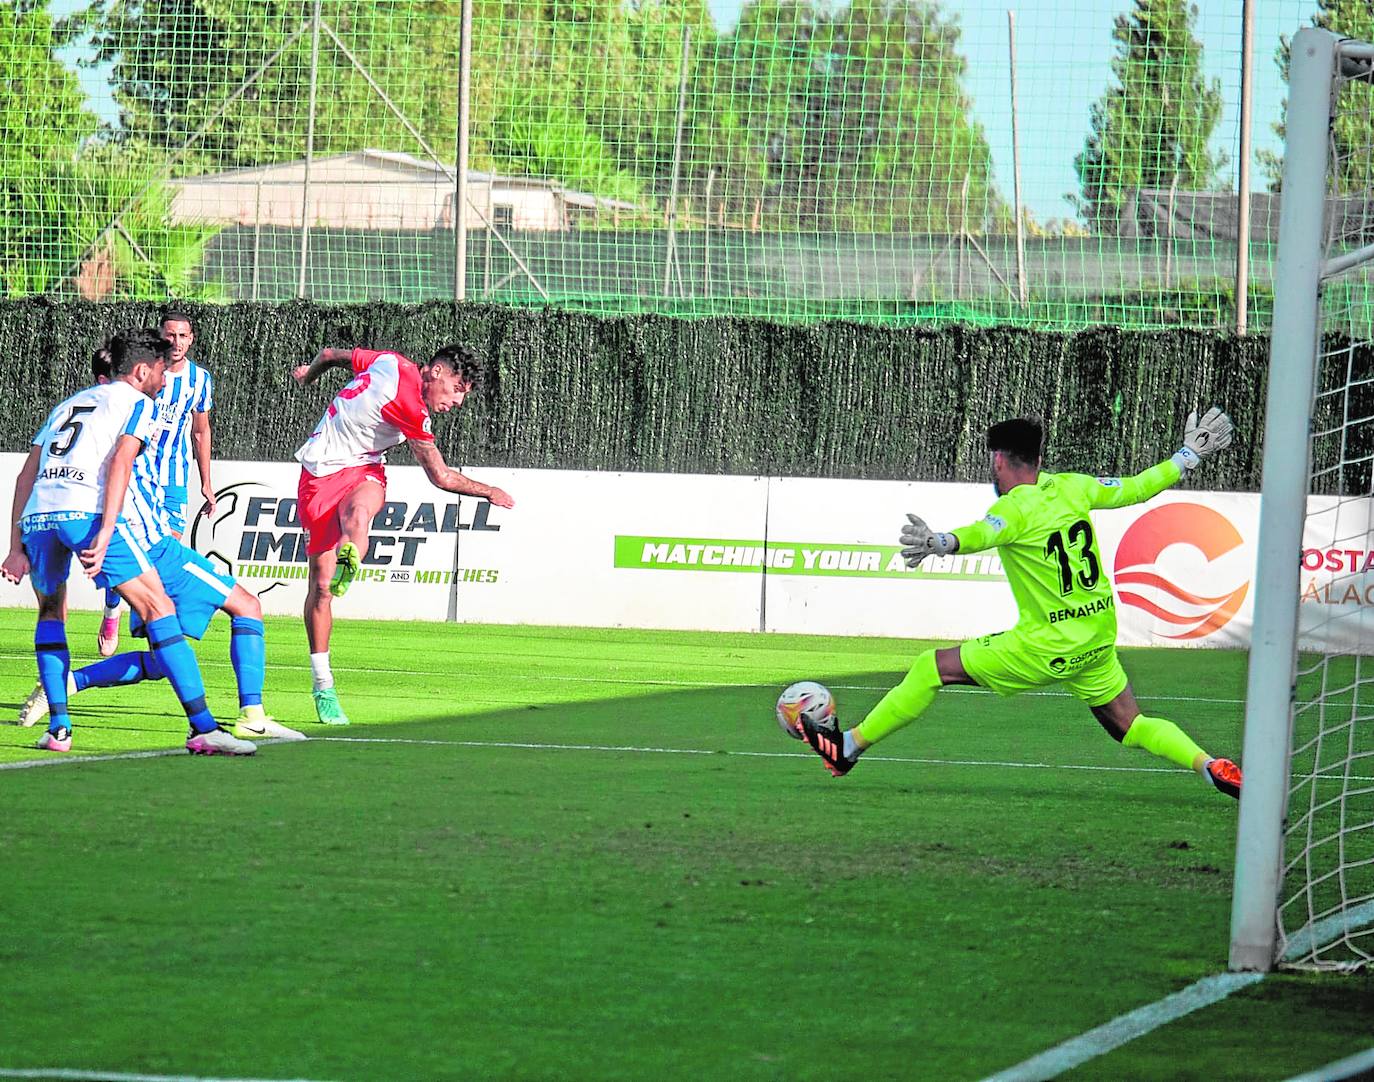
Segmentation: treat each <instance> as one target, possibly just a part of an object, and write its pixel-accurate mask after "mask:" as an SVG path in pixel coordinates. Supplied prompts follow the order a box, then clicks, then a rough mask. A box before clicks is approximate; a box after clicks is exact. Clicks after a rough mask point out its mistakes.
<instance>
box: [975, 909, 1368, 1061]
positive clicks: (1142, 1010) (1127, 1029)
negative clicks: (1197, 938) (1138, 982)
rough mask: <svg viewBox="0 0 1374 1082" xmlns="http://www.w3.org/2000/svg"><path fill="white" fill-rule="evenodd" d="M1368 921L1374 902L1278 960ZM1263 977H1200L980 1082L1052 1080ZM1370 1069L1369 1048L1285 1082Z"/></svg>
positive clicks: (1308, 936)
mask: <svg viewBox="0 0 1374 1082" xmlns="http://www.w3.org/2000/svg"><path fill="white" fill-rule="evenodd" d="M1370 921H1374V902H1366V903H1365V904H1363V905H1361V906H1357V907H1356V908H1354V909H1352V910H1350V911H1349V912H1348V913H1343V914H1337V916H1335V917H1331V918H1328V919H1327V920H1324V921H1319V922H1318V923H1316V924H1314V925H1313V926H1312V927H1311V928H1307V929H1304V930H1303V932H1302V933H1300V935H1298V936H1295V937H1294V939H1293V941H1292V942H1290V944H1289V948H1288V950H1287V951H1285V952H1284V955H1283V958H1282V959H1281V960H1282V961H1292V960H1293V959H1294V958H1295V957H1298V956H1299V955H1302V956H1305V955H1306V954H1307V953H1308V952H1310V951H1314V950H1319V949H1320V948H1322V947H1324V946H1327V945H1328V944H1331V943H1334V942H1335V941H1336V940H1338V939H1340V938H1341V937H1342V936H1344V935H1345V934H1346V933H1347V932H1348V931H1350V930H1351V928H1352V926H1353V925H1355V924H1361V923H1365V924H1367V923H1369V922H1370ZM1299 940H1301V942H1299ZM1265 976H1267V974H1264V973H1218V974H1215V975H1213V976H1211V977H1203V978H1202V980H1200V981H1197V982H1195V983H1193V984H1190V985H1189V986H1188V987H1187V988H1185V989H1183V990H1182V991H1181V992H1175V993H1174V994H1173V995H1171V996H1165V997H1164V998H1163V999H1161V1000H1157V1001H1156V1002H1154V1003H1148V1004H1146V1005H1145V1006H1144V1007H1139V1008H1137V1009H1136V1010H1134V1011H1130V1012H1129V1013H1127V1014H1123V1015H1120V1016H1119V1017H1117V1018H1113V1019H1112V1020H1111V1021H1110V1022H1107V1023H1106V1024H1104V1025H1101V1026H1098V1027H1097V1028H1096V1029H1090V1030H1088V1032H1087V1033H1083V1034H1080V1035H1079V1036H1077V1037H1074V1038H1073V1039H1072V1040H1068V1041H1065V1042H1064V1043H1063V1044H1059V1045H1056V1046H1055V1047H1054V1048H1051V1049H1048V1050H1047V1051H1045V1052H1041V1053H1040V1054H1039V1055H1036V1056H1032V1057H1031V1058H1030V1059H1027V1060H1023V1061H1022V1062H1020V1063H1018V1064H1016V1066H1014V1067H1008V1068H1007V1069H1006V1070H1005V1071H999V1072H998V1073H997V1074H995V1075H989V1076H988V1077H987V1078H985V1079H983V1082H1044V1080H1045V1079H1050V1078H1057V1077H1058V1076H1059V1075H1061V1074H1063V1073H1064V1072H1065V1071H1070V1070H1072V1069H1073V1068H1075V1067H1079V1066H1081V1065H1082V1064H1084V1063H1086V1062H1087V1061H1088V1060H1090V1059H1095V1058H1096V1057H1098V1056H1101V1055H1105V1054H1106V1053H1108V1052H1111V1051H1114V1050H1115V1049H1117V1048H1120V1047H1121V1046H1122V1045H1124V1044H1126V1043H1128V1042H1130V1041H1133V1040H1135V1039H1136V1038H1137V1037H1143V1036H1144V1035H1145V1034H1147V1033H1149V1032H1151V1031H1152V1030H1155V1029H1158V1028H1159V1027H1160V1026H1165V1025H1168V1024H1169V1023H1170V1022H1174V1021H1177V1020H1178V1019H1179V1018H1182V1017H1183V1016H1184V1015H1187V1014H1192V1013H1193V1011H1196V1010H1201V1009H1202V1008H1203V1007H1210V1006H1211V1005H1212V1004H1213V1003H1219V1002H1220V1001H1221V1000H1223V999H1225V998H1226V997H1227V996H1229V995H1230V994H1231V993H1232V992H1239V991H1241V990H1242V989H1245V988H1249V987H1250V986H1251V985H1254V984H1258V983H1259V982H1260V981H1262V980H1263V979H1264V978H1265ZM1370 1066H1374V1049H1369V1050H1368V1051H1366V1052H1363V1053H1360V1054H1359V1055H1357V1056H1352V1057H1350V1058H1349V1059H1346V1060H1341V1061H1340V1062H1339V1063H1333V1064H1329V1065H1327V1066H1326V1067H1323V1068H1319V1069H1318V1070H1317V1071H1314V1072H1312V1073H1310V1074H1307V1075H1301V1076H1300V1078H1299V1079H1290V1082H1336V1080H1338V1079H1346V1078H1351V1077H1352V1076H1353V1075H1354V1074H1355V1073H1356V1072H1357V1071H1360V1070H1363V1069H1365V1068H1366V1067H1370ZM1328 1072H1329V1073H1328ZM1342 1072H1348V1073H1342Z"/></svg>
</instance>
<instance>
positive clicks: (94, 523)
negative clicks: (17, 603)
mask: <svg viewBox="0 0 1374 1082" xmlns="http://www.w3.org/2000/svg"><path fill="white" fill-rule="evenodd" d="M19 525H20V528H21V529H22V530H23V538H24V551H25V552H27V553H28V556H29V567H30V569H31V570H30V572H29V573H30V574H31V575H32V576H33V585H34V588H35V589H36V590H37V591H38V592H39V593H41V594H43V595H44V596H51V595H53V594H55V593H57V591H58V589H59V588H60V587H61V586H62V585H63V584H64V583H65V582H66V581H67V578H68V576H69V575H70V574H71V567H72V554H73V553H79V552H81V551H82V550H83V549H88V548H90V547H91V543H92V542H93V541H94V540H95V535H96V534H98V533H99V532H100V516H99V515H87V514H78V513H74V512H73V513H70V514H69V513H66V512H58V513H56V514H51V515H32V516H30V517H29V518H27V519H25V520H24V521H22V522H21V523H20V524H19ZM152 566H153V564H152V561H151V560H150V559H149V558H148V554H147V553H146V552H144V551H143V550H142V549H141V548H139V546H138V542H137V541H135V540H134V535H133V534H131V533H130V532H129V528H128V527H127V526H125V525H124V524H123V523H119V524H118V525H117V526H115V532H114V534H113V535H111V537H110V546H109V548H107V549H106V550H105V559H104V560H103V561H102V563H101V565H100V573H99V574H98V575H96V576H95V584H96V585H97V586H99V587H102V588H108V587H111V586H118V585H119V584H120V583H123V582H128V581H129V580H130V579H136V578H138V576H139V575H141V574H143V572H145V571H147V570H149V569H150V568H151V567H152Z"/></svg>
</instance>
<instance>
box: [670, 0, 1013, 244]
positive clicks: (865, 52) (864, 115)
mask: <svg viewBox="0 0 1374 1082" xmlns="http://www.w3.org/2000/svg"><path fill="white" fill-rule="evenodd" d="M958 44H959V29H958V25H957V24H956V23H955V22H954V21H953V20H952V19H947V18H945V17H944V16H943V15H942V14H941V12H940V10H939V8H938V7H937V6H936V5H935V4H934V3H930V2H927V0H853V2H852V3H851V4H850V5H849V6H848V7H847V8H842V9H840V10H838V11H835V12H833V13H830V12H828V11H827V10H826V9H823V8H822V7H820V6H819V5H813V3H812V2H811V0H800V2H798V0H754V2H753V3H750V4H748V5H747V6H746V7H745V9H744V11H743V13H742V15H741V19H740V22H739V25H738V26H737V27H736V29H735V32H734V34H733V35H731V39H730V41H729V42H728V43H725V44H724V46H723V47H722V48H721V49H719V50H718V51H717V55H716V56H715V57H714V58H713V60H712V63H711V65H710V67H709V70H708V72H707V78H706V79H704V80H703V90H704V91H705V93H703V94H702V95H701V97H700V98H699V100H698V103H697V106H696V109H695V110H694V111H695V112H696V113H697V114H699V115H700V117H701V118H702V119H701V120H700V121H699V123H700V124H701V126H702V129H703V131H704V132H705V133H706V134H705V137H704V138H703V137H700V136H699V137H698V144H699V145H700V146H702V147H705V148H709V149H710V150H711V151H714V154H713V155H712V156H709V157H707V156H702V157H699V159H698V160H697V162H696V163H695V168H696V171H697V172H698V173H700V172H702V170H703V168H704V167H713V168H716V169H717V170H718V172H719V173H721V174H722V179H723V181H724V184H723V187H724V189H725V190H726V191H729V192H736V191H749V190H751V189H753V188H755V187H757V190H758V191H759V193H760V200H761V201H762V203H763V204H764V211H765V214H766V215H767V217H768V218H769V219H770V221H771V223H772V224H774V225H775V226H777V227H783V228H793V229H796V228H802V229H839V230H855V231H870V230H871V231H879V232H890V231H910V232H948V231H954V230H961V229H967V230H969V231H981V230H982V229H983V227H984V225H985V223H986V222H987V220H988V219H989V217H990V216H991V211H992V210H993V208H994V207H995V205H996V204H997V198H996V194H995V192H994V190H993V186H992V158H991V153H990V151H989V149H988V145H987V140H986V138H985V136H984V134H983V131H982V129H981V128H980V127H979V126H978V125H977V124H975V123H973V122H972V121H971V120H970V119H969V110H970V102H969V99H968V96H967V95H966V94H965V93H964V91H963V87H962V85H961V80H962V78H963V74H964V70H965V61H964V59H963V58H962V57H961V56H960V55H959V52H958Z"/></svg>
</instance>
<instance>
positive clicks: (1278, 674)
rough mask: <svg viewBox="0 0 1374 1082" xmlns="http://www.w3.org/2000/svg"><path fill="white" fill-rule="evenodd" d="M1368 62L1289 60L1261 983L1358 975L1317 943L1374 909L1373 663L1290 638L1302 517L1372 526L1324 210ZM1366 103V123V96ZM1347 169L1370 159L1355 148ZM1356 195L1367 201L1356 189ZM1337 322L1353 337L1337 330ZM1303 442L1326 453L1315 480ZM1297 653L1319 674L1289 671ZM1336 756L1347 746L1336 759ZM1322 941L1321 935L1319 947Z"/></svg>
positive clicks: (1360, 52) (1332, 49) (1296, 627)
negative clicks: (1367, 855)
mask: <svg viewBox="0 0 1374 1082" xmlns="http://www.w3.org/2000/svg"><path fill="white" fill-rule="evenodd" d="M1372 56H1374V47H1371V46H1370V45H1367V44H1363V43H1359V42H1353V41H1350V40H1348V39H1343V38H1341V37H1339V36H1337V35H1335V34H1332V33H1330V32H1329V31H1326V30H1322V29H1315V28H1308V29H1303V30H1300V31H1299V32H1298V33H1297V34H1296V35H1295V36H1294V38H1293V43H1292V62H1291V68H1290V74H1289V101H1288V113H1287V124H1286V127H1287V139H1286V146H1285V154H1284V167H1283V188H1282V203H1281V210H1280V220H1279V221H1280V224H1279V253H1278V263H1277V268H1276V273H1275V283H1276V287H1275V296H1274V320H1273V328H1272V332H1271V339H1270V361H1269V383H1268V400H1267V404H1266V409H1265V428H1264V451H1263V483H1262V502H1261V510H1260V522H1259V539H1258V545H1257V550H1258V551H1257V566H1256V572H1255V584H1256V589H1255V616H1254V631H1253V636H1252V641H1251V648H1250V659H1249V675H1248V680H1247V685H1246V707H1245V738H1244V744H1243V751H1242V763H1243V766H1244V770H1245V785H1244V789H1243V794H1242V798H1241V802H1240V819H1239V827H1238V832H1237V840H1236V865H1235V883H1234V893H1233V895H1232V907H1231V943H1230V968H1231V969H1233V970H1260V971H1264V970H1268V969H1270V968H1272V967H1273V966H1274V965H1276V964H1278V963H1279V962H1280V961H1284V962H1289V961H1297V962H1298V963H1299V964H1303V963H1306V964H1311V965H1314V966H1318V967H1325V966H1327V965H1329V966H1331V967H1335V968H1352V967H1354V966H1357V965H1361V964H1363V963H1364V962H1365V961H1367V960H1368V958H1369V955H1368V954H1365V953H1364V952H1362V951H1361V950H1359V949H1358V948H1356V949H1354V950H1347V951H1346V952H1345V954H1344V955H1342V956H1341V957H1340V958H1339V959H1337V960H1334V961H1332V960H1323V959H1320V958H1318V948H1319V946H1320V943H1321V942H1322V940H1323V937H1328V938H1340V937H1341V936H1343V935H1348V932H1349V929H1350V927H1351V926H1352V923H1353V922H1356V921H1357V920H1364V919H1366V918H1364V917H1362V916H1360V915H1359V914H1357V913H1356V912H1355V910H1357V909H1361V908H1370V905H1369V902H1370V897H1371V896H1372V895H1374V888H1371V887H1370V886H1369V885H1368V883H1367V881H1368V880H1369V879H1370V878H1371V877H1372V876H1374V871H1371V867H1370V865H1371V862H1370V861H1369V860H1366V859H1364V858H1363V851H1362V847H1366V848H1367V847H1368V842H1366V841H1363V840H1362V839H1363V838H1369V837H1371V836H1374V791H1372V790H1371V789H1370V787H1369V786H1368V785H1367V784H1366V783H1367V781H1368V779H1362V778H1361V777H1360V773H1361V771H1360V770H1355V769H1352V765H1353V766H1362V767H1370V766H1374V758H1367V756H1369V755H1371V754H1374V740H1371V739H1370V737H1369V735H1368V734H1369V733H1370V731H1371V729H1374V716H1370V717H1367V718H1361V716H1360V714H1361V710H1362V709H1368V707H1369V706H1370V702H1371V700H1374V691H1371V690H1369V689H1363V690H1362V689H1361V687H1360V684H1361V679H1360V676H1361V654H1362V653H1363V652H1364V651H1365V650H1368V649H1369V648H1368V647H1366V646H1364V645H1362V643H1361V642H1360V638H1359V635H1358V631H1359V630H1362V629H1363V619H1364V613H1362V612H1361V613H1356V614H1354V616H1355V619H1356V623H1355V624H1354V625H1352V624H1350V623H1349V622H1348V621H1347V622H1345V623H1340V624H1339V626H1335V625H1337V623H1338V622H1339V621H1341V620H1343V619H1345V618H1346V617H1347V616H1348V615H1350V614H1347V613H1344V612H1340V611H1335V609H1339V608H1340V606H1335V607H1334V608H1333V610H1332V612H1331V614H1330V615H1323V616H1321V617H1319V618H1318V625H1317V626H1315V627H1304V628H1303V629H1302V630H1301V633H1300V623H1302V621H1301V620H1300V610H1301V602H1300V596H1301V593H1302V590H1303V584H1302V574H1303V564H1302V561H1301V559H1300V554H1301V553H1302V552H1303V548H1304V535H1305V532H1306V531H1307V529H1308V528H1309V526H1310V525H1311V524H1310V523H1309V518H1310V516H1312V515H1313V514H1314V512H1313V510H1312V509H1313V508H1314V507H1320V508H1321V510H1320V511H1319V512H1317V513H1319V514H1323V515H1334V516H1335V517H1334V518H1333V519H1330V520H1323V522H1321V523H1317V524H1316V525H1317V526H1320V527H1322V528H1325V527H1326V526H1329V525H1331V523H1332V522H1334V523H1336V525H1335V527H1334V528H1335V530H1336V535H1337V536H1339V535H1340V533H1341V529H1342V528H1343V527H1341V525H1340V520H1341V515H1342V511H1343V509H1344V514H1345V520H1346V522H1347V525H1346V526H1345V527H1344V528H1346V529H1348V528H1349V525H1348V523H1349V521H1350V520H1351V518H1352V515H1365V516H1367V515H1368V513H1369V508H1368V504H1369V499H1370V496H1371V491H1370V489H1369V487H1368V482H1367V480H1365V481H1364V482H1363V486H1364V487H1363V491H1360V485H1352V484H1351V477H1352V476H1354V475H1355V474H1359V475H1360V476H1361V477H1364V476H1365V473H1367V469H1366V468H1365V467H1366V465H1367V464H1366V463H1365V462H1364V459H1363V458H1361V457H1360V455H1359V454H1358V448H1356V447H1355V444H1358V442H1359V440H1358V439H1355V440H1352V438H1351V431H1352V426H1353V427H1354V428H1358V426H1359V425H1360V424H1361V423H1363V422H1364V421H1367V420H1368V418H1363V417H1361V416H1360V415H1359V411H1358V410H1355V411H1353V412H1352V409H1351V402H1352V393H1351V388H1352V386H1354V385H1355V384H1354V383H1353V382H1352V381H1356V382H1358V383H1359V384H1363V383H1367V382H1368V381H1369V379H1370V377H1371V375H1374V373H1369V372H1363V373H1361V372H1359V371H1356V369H1357V367H1358V366H1357V364H1356V363H1355V362H1356V361H1357V360H1359V361H1361V362H1363V360H1364V359H1365V358H1366V357H1367V356H1368V353H1367V352H1366V351H1365V350H1364V346H1365V345H1366V342H1365V341H1364V340H1363V339H1367V337H1368V334H1367V330H1363V329H1362V328H1367V326H1368V310H1367V307H1366V309H1365V311H1364V312H1363V313H1362V314H1360V315H1358V317H1357V316H1355V315H1353V314H1352V313H1351V311H1350V309H1349V298H1348V297H1347V299H1346V306H1347V307H1346V309H1344V310H1342V311H1341V312H1339V313H1333V312H1332V310H1331V308H1332V305H1331V304H1330V303H1327V304H1324V303H1323V292H1324V288H1325V287H1326V286H1327V285H1328V284H1329V283H1331V282H1332V281H1333V280H1334V279H1335V278H1336V276H1338V275H1342V274H1350V273H1351V272H1352V271H1356V272H1358V271H1359V268H1360V266H1361V265H1362V264H1363V263H1366V262H1367V261H1368V260H1369V259H1370V256H1371V254H1374V249H1371V248H1370V247H1369V246H1368V243H1367V242H1368V240H1369V239H1370V238H1369V237H1368V236H1367V235H1366V234H1367V232H1368V230H1366V229H1361V228H1356V229H1354V230H1351V229H1349V228H1347V227H1346V226H1345V223H1344V218H1342V222H1341V223H1339V224H1340V226H1341V227H1340V228H1338V227H1337V226H1338V223H1337V222H1336V221H1335V212H1334V211H1333V206H1334V207H1337V208H1339V206H1340V202H1341V200H1340V198H1337V199H1332V198H1331V197H1333V196H1336V197H1342V198H1344V197H1348V196H1349V195H1350V192H1349V191H1348V188H1349V187H1350V186H1351V185H1350V183H1349V182H1348V180H1343V179H1342V178H1346V177H1349V176H1356V177H1358V176H1360V175H1362V174H1361V172H1360V170H1345V169H1344V164H1345V163H1343V162H1342V160H1341V156H1342V153H1343V149H1342V147H1341V145H1340V144H1339V141H1338V140H1337V139H1336V138H1335V134H1336V130H1337V120H1338V109H1339V107H1340V103H1341V102H1342V100H1343V99H1342V94H1343V92H1344V90H1345V86H1344V83H1345V82H1348V81H1350V74H1351V72H1352V70H1354V71H1359V72H1361V73H1362V74H1361V75H1360V76H1357V77H1358V78H1362V79H1363V81H1364V83H1365V87H1363V88H1362V89H1367V85H1368V76H1367V73H1368V61H1369V59H1370V58H1371V57H1372ZM1343 70H1344V72H1345V74H1343ZM1361 101H1362V103H1363V105H1364V106H1366V107H1367V106H1368V104H1369V102H1368V94H1367V93H1366V95H1365V97H1364V98H1363V99H1361ZM1346 152H1347V153H1353V154H1360V155H1364V156H1366V157H1367V156H1368V155H1369V154H1370V150H1369V148H1368V147H1363V148H1357V149H1355V150H1354V151H1350V150H1349V148H1346ZM1363 176H1365V177H1366V178H1367V176H1368V174H1367V173H1364V174H1363ZM1360 183H1361V184H1362V185H1363V186H1364V187H1365V188H1368V186H1369V181H1368V180H1367V179H1364V180H1362V181H1361V182H1360ZM1368 194H1369V193H1368V192H1359V193H1357V195H1359V196H1368ZM1361 205H1364V200H1361ZM1347 292H1348V291H1347ZM1367 301H1368V295H1367V294H1366V295H1365V303H1366V305H1367ZM1342 316H1344V317H1346V318H1347V320H1348V321H1347V322H1346V324H1345V325H1344V326H1341V325H1340V322H1339V321H1340V318H1341V317H1342ZM1328 336H1331V337H1330V341H1331V343H1333V344H1334V345H1333V346H1332V347H1331V350H1330V351H1328V347H1327V341H1328ZM1333 361H1334V362H1336V363H1331V362H1333ZM1333 395H1334V396H1336V398H1335V400H1334V401H1332V400H1331V398H1332V396H1333ZM1342 396H1343V397H1342ZM1358 397H1359V395H1358V394H1356V395H1354V396H1353V398H1358ZM1333 409H1334V411H1335V414H1336V415H1338V416H1337V417H1336V420H1335V421H1334V423H1332V422H1331V421H1330V417H1331V415H1332V411H1333ZM1319 416H1320V417H1321V418H1322V421H1321V423H1318V420H1317V418H1318V417H1319ZM1359 435H1360V438H1363V434H1362V433H1361V434H1359ZM1314 441H1319V443H1320V450H1321V454H1320V459H1321V461H1320V462H1318V463H1317V472H1316V473H1315V474H1314ZM1333 446H1335V447H1337V450H1336V451H1335V452H1334V459H1335V465H1334V467H1333V466H1332V465H1331V460H1332V458H1333V451H1332V447H1333ZM1362 471H1363V472H1362ZM1317 493H1322V494H1330V495H1331V496H1334V497H1335V499H1334V500H1331V499H1327V498H1326V496H1325V495H1323V496H1322V497H1320V498H1321V499H1325V500H1326V502H1325V503H1317V502H1315V501H1314V500H1313V499H1311V498H1310V497H1313V496H1314V494H1317ZM1357 501H1358V502H1357ZM1367 525H1368V523H1367V519H1366V522H1365V524H1364V528H1363V533H1364V535H1365V540H1364V543H1363V544H1362V545H1361V548H1362V549H1371V548H1374V544H1371V543H1370V542H1369V541H1368V529H1367ZM1360 532H1361V531H1354V532H1353V533H1351V534H1350V535H1349V537H1358V536H1359V535H1360ZM1347 543H1349V541H1347ZM1355 577H1357V578H1362V577H1364V576H1355ZM1312 622H1313V621H1312V620H1311V619H1309V620H1308V621H1307V623H1308V624H1312ZM1352 627H1353V628H1355V629H1356V633H1355V634H1354V635H1353V637H1352V633H1351V629H1352ZM1352 641H1353V643H1354V645H1353V646H1352V645H1351V642H1352ZM1370 645H1371V646H1374V643H1371V644H1370ZM1300 649H1302V650H1303V651H1305V652H1309V651H1310V654H1306V656H1308V657H1310V658H1315V660H1314V661H1311V662H1310V663H1309V662H1307V661H1304V662H1302V663H1300V654H1299V651H1300ZM1369 652H1371V653H1374V650H1369ZM1352 672H1353V676H1350V675H1349V674H1350V673H1352ZM1314 688H1315V689H1316V690H1314ZM1362 704H1363V705H1362ZM1295 722H1297V723H1298V724H1297V726H1296V737H1297V739H1296V740H1295ZM1313 734H1315V735H1313ZM1340 741H1344V746H1343V747H1341V748H1339V749H1338V748H1337V744H1338V743H1339V742H1340ZM1295 743H1296V744H1297V745H1298V747H1299V752H1298V754H1296V755H1295V750H1294V749H1295ZM1367 749H1368V750H1367ZM1364 773H1369V771H1368V770H1364ZM1361 831H1362V832H1363V834H1360V832H1361ZM1352 839H1354V842H1353V844H1352ZM1285 896H1286V898H1285ZM1362 903H1363V905H1362ZM1333 927H1334V928H1336V929H1337V930H1336V932H1335V933H1334V936H1328V933H1330V931H1331V929H1332V928H1333ZM1300 947H1301V948H1302V949H1301V950H1299V949H1298V948H1300ZM1285 948H1287V950H1286V951H1285ZM1299 955H1301V957H1299Z"/></svg>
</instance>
